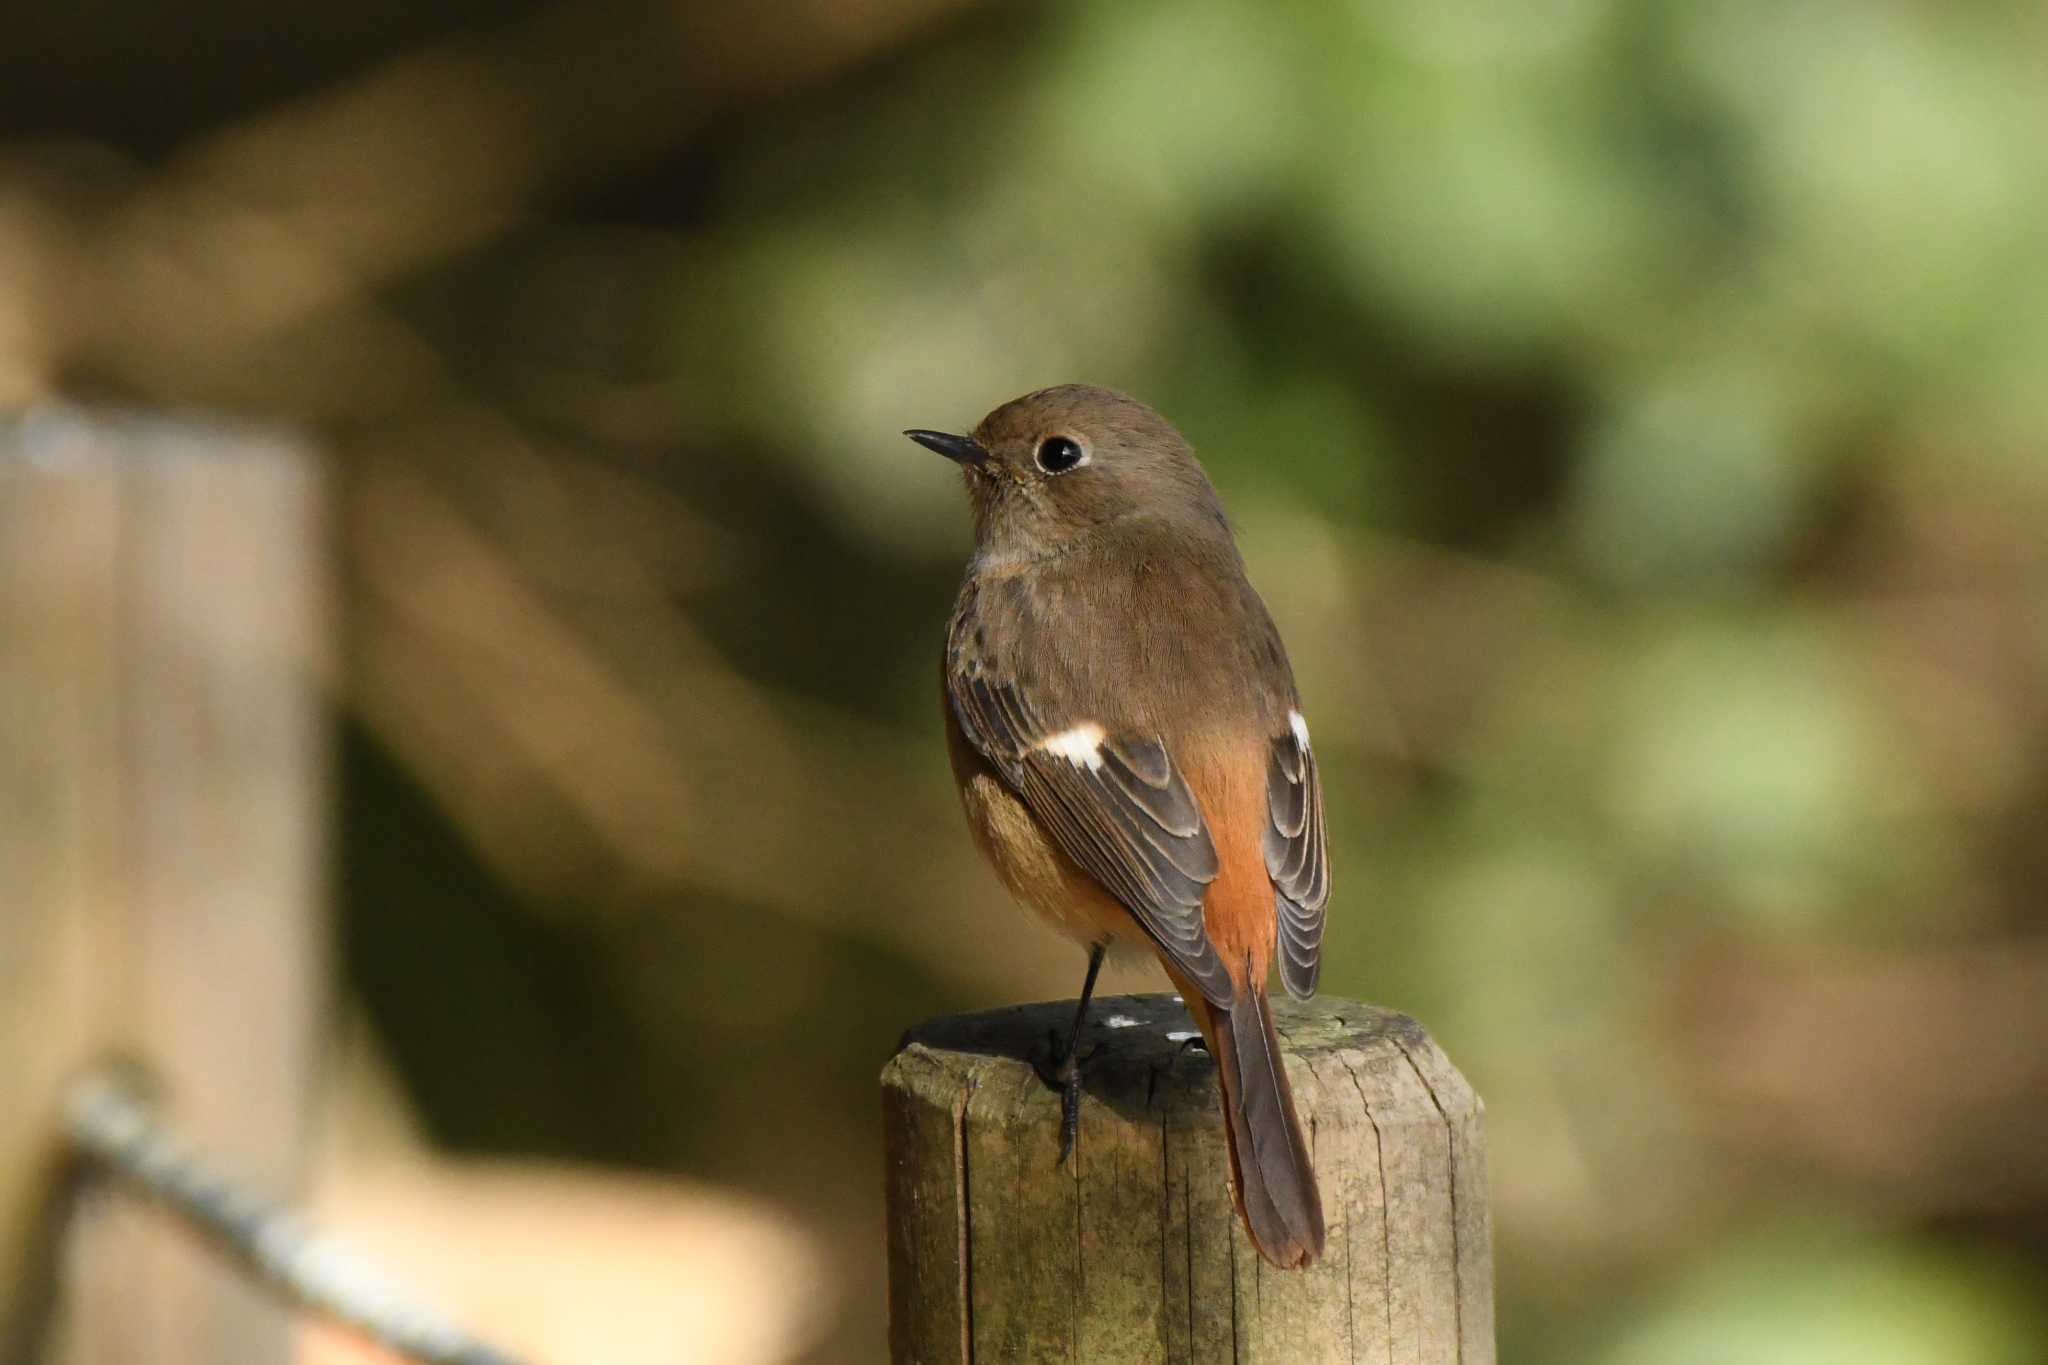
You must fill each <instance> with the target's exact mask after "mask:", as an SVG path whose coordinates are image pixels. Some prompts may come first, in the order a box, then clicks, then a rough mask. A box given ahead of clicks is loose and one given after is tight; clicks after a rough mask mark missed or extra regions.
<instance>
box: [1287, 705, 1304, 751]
mask: <svg viewBox="0 0 2048 1365" xmlns="http://www.w3.org/2000/svg"><path fill="white" fill-rule="evenodd" d="M1287 727H1288V728H1289V729H1290V730H1292V731H1294V740H1295V743H1297V744H1299V745H1301V747H1302V748H1304V749H1306V748H1307V747H1308V720H1307V718H1306V717H1304V716H1303V715H1302V714H1301V712H1299V711H1289V712H1288V713H1287Z"/></svg>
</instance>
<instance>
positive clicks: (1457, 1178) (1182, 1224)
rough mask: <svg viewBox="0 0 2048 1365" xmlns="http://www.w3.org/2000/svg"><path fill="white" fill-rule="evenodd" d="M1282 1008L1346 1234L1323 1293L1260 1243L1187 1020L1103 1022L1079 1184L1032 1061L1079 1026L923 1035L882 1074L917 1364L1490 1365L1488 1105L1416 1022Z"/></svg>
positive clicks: (1096, 1022)
mask: <svg viewBox="0 0 2048 1365" xmlns="http://www.w3.org/2000/svg"><path fill="white" fill-rule="evenodd" d="M1274 1007H1275V1011H1276V1016H1277V1022H1278V1025H1279V1029H1280V1033H1281V1037H1282V1040H1283V1043H1284V1045H1285V1047H1286V1052H1287V1066H1288V1075H1289V1079H1290V1080H1291V1081H1292V1082H1293V1085H1294V1090H1295V1099H1296V1102H1297V1104H1298V1105H1299V1106H1300V1111H1301V1118H1302V1122H1303V1124H1304V1126H1305V1127H1306V1128H1307V1129H1308V1130H1309V1132H1310V1145H1311V1149H1312V1153H1313V1157H1314V1161H1315V1166H1316V1176H1317V1179H1318V1181H1319V1182H1320V1183H1321V1186H1322V1191H1323V1200H1324V1211H1325V1215H1326V1218H1327V1220H1328V1223H1329V1233H1330V1235H1329V1246H1328V1250H1327V1252H1326V1254H1325V1255H1324V1257H1323V1259H1322V1260H1321V1261H1320V1262H1319V1263H1317V1264H1316V1265H1314V1266H1311V1267H1309V1268H1307V1269H1305V1270H1300V1271H1279V1270H1275V1269H1274V1268H1273V1267H1271V1266H1270V1265H1268V1264H1266V1263H1265V1262H1264V1261H1263V1260H1261V1259H1260V1258H1259V1256H1258V1255H1257V1253H1256V1252H1254V1251H1253V1250H1252V1247H1251V1243H1250V1241H1249V1240H1248V1239H1247V1238H1246V1236H1245V1233H1244V1229H1243V1227H1242V1226H1241V1225H1240V1224H1239V1223H1238V1221H1237V1218H1236V1215H1235V1212H1234V1211H1233V1209H1232V1206H1231V1200H1230V1189H1229V1183H1228V1182H1229V1161H1228V1157H1227V1155H1226V1153H1225V1149H1224V1141H1223V1128H1222V1116H1221V1113H1220V1111H1219V1110H1218V1108H1217V1097H1216V1080H1215V1067H1214V1064H1213V1062H1211V1060H1210V1059H1209V1057H1208V1055H1207V1054H1206V1053H1204V1052H1202V1051H1201V1050H1199V1048H1195V1047H1189V1046H1185V1040H1186V1037H1187V1035H1188V1034H1189V1033H1190V1032H1191V1031H1192V1028H1193V1025H1192V1024H1191V1023H1190V1022H1189V1020H1188V1017H1187V1014H1186V1011H1185V1010H1184V1009H1183V1007H1182V1006H1181V1005H1180V1004H1179V1003H1178V1002H1177V1001H1176V1000H1174V998H1173V997H1171V996H1163V995H1161V996H1122V997H1115V998H1110V999H1105V1000H1100V1001H1098V1002H1097V1004H1096V1007H1095V1009H1094V1012H1093V1016H1092V1018H1093V1023H1092V1025H1091V1028H1090V1031H1089V1035H1088V1039H1087V1042H1088V1043H1089V1044H1092V1045H1093V1046H1094V1048H1095V1051H1094V1053H1093V1055H1092V1056H1091V1057H1090V1059H1089V1062H1088V1070H1087V1079H1086V1089H1087V1095H1086V1098H1085V1100H1084V1102H1083V1107H1082V1114H1081V1136H1080V1140H1079V1143H1078V1144H1077V1146H1076V1148H1075V1153H1074V1157H1073V1159H1072V1160H1071V1161H1070V1162H1069V1163H1068V1164H1067V1165H1066V1166H1064V1167H1062V1166H1059V1165H1057V1164H1056V1160H1055V1159H1056V1156H1057V1153H1058V1118H1059V1102H1058V1098H1057V1096H1056V1095H1054V1094H1053V1092H1052V1091H1051V1090H1049V1089H1048V1088H1047V1087H1046V1086H1045V1085H1044V1084H1043V1083H1042V1082H1041V1081H1040V1080H1039V1078H1038V1075H1037V1072H1036V1070H1035V1069H1034V1066H1033V1062H1034V1060H1037V1059H1042V1058H1043V1055H1044V1052H1045V1048H1046V1045H1047V1042H1046V1040H1047V1037H1048V1035H1049V1033H1050V1032H1052V1031H1053V1030H1056V1029H1063V1028H1064V1027H1065V1026H1066V1023H1067V1020H1068V1018H1069V1017H1070V1016H1069V1013H1068V1012H1069V1011H1070V1010H1071V1008H1072V1007H1071V1005H1070V1004H1066V1003H1053V1004H1044V1005H1027V1006H1019V1007H1016V1008H1013V1009H1005V1010H995V1011H990V1012H988V1013H984V1014H974V1015H963V1016H957V1017H953V1018H946V1019H937V1020H933V1021H931V1022H930V1023H927V1024H924V1025H922V1026H921V1027H919V1028H917V1029H915V1030H913V1031H912V1032H911V1033H910V1034H909V1035H907V1036H906V1038H905V1039H904V1043H903V1046H902V1048H901V1050H900V1051H899V1052H898V1053H897V1055H896V1057H895V1058H894V1059H893V1060H891V1061H890V1063H889V1064H888V1066H887V1067H886V1068H885V1069H884V1071H883V1073H882V1090H883V1110H884V1126H885V1139H886V1144H887V1159H888V1172H887V1191H888V1202H889V1242H888V1246H889V1280H890V1346H891V1351H892V1358H893V1359H894V1361H895V1362H896V1365H937V1363H938V1362H944V1363H945V1365H968V1362H975V1363H976V1365H994V1363H995V1362H1005V1363H1006V1365H1007V1363H1008V1362H1032V1363H1033V1365H1036V1363H1038V1362H1061V1363H1063V1365H1065V1363H1069V1362H1084V1361H1085V1362H1090V1365H1119V1363H1120V1362H1133V1363H1134V1365H1136V1363H1140V1362H1143V1363H1147V1365H1150V1363H1152V1362H1158V1363H1160V1365H1169V1363H1170V1365H1181V1362H1189V1363H1190V1365H1196V1363H1199V1365H1211V1363H1212V1362H1214V1363H1216V1365H1222V1363H1224V1362H1228V1363H1230V1365H1252V1362H1272V1363H1274V1365H1280V1363H1283V1362H1284V1363H1285V1365H1319V1363H1320V1362H1332V1363H1334V1362H1346V1363H1347V1365H1348V1363H1349V1362H1366V1361H1370V1362H1376V1363H1377V1365H1436V1363H1438V1362H1441V1363H1444V1365H1450V1363H1452V1362H1456V1363H1457V1365H1491V1362H1492V1361H1493V1359H1494V1350H1493V1283H1492V1252H1491V1225H1490V1222H1489V1220H1488V1216H1487V1203H1486V1167H1485V1140H1484V1133H1483V1113H1482V1108H1481V1105H1480V1103H1479V1099H1478V1097H1477V1096H1476V1095H1474V1094H1473V1093H1472V1090H1471V1088H1470V1087H1469V1086H1467V1085H1466V1084H1465V1081H1464V1079H1463V1078H1462V1077H1461V1076H1459V1075H1458V1073H1457V1071H1456V1069H1455V1068H1454V1067H1452V1066H1451V1064H1450V1061H1449V1060H1448V1059H1447V1058H1446V1057H1445V1056H1444V1055H1443V1053H1442V1052H1441V1051H1440V1050H1439V1049H1438V1048H1437V1046H1436V1044H1435V1043H1434V1042H1432V1041H1431V1040H1430V1038H1429V1037H1428V1035H1427V1034H1425V1033H1424V1032H1423V1031H1422V1029H1421V1027H1420V1026H1419V1025H1417V1024H1416V1023H1415V1022H1414V1021H1413V1020H1411V1019H1408V1018H1406V1017H1405V1016H1402V1015H1398V1014H1394V1013H1391V1012H1388V1011H1386V1010H1381V1009H1377V1008H1375V1007H1373V1006H1370V1005H1362V1004H1357V1003H1355V1002H1350V1001H1344V1000H1334V999H1321V1000H1316V1001H1312V1002H1310V1003H1308V1004H1305V1005H1302V1004H1296V1003H1294V1002H1291V1001H1276V1002H1275V1006H1274Z"/></svg>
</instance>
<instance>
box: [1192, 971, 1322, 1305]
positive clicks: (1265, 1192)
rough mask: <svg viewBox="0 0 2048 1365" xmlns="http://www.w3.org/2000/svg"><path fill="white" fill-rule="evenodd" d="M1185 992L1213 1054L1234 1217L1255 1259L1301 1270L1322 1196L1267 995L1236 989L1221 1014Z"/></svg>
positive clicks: (1314, 1249)
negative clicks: (1226, 1140)
mask: <svg viewBox="0 0 2048 1365" xmlns="http://www.w3.org/2000/svg"><path fill="white" fill-rule="evenodd" d="M1185 994H1186V998H1187V1000H1188V1002H1189V1003H1190V1005H1192V1006H1193V1007H1194V1010H1195V1015H1196V1020H1197V1022H1198V1023H1200V1024H1201V1025H1202V1033H1203V1035H1204V1036H1205V1037H1206V1038H1207V1040H1208V1043H1209V1050H1210V1051H1211V1052H1212V1053H1214V1054H1215V1056H1216V1078H1217V1081H1218V1082H1219V1083H1220V1084H1221V1086H1222V1088H1223V1118H1224V1132H1225V1133H1226V1134H1227V1135H1228V1137H1229V1140H1230V1176H1231V1183H1232V1187H1233V1193H1234V1194H1235V1195H1236V1197H1237V1212H1238V1216H1240V1217H1241V1218H1243V1219H1244V1225H1245V1228H1246V1229H1247V1230H1248V1231H1249V1232H1250V1233H1251V1237H1252V1245H1253V1246H1256V1247H1257V1248H1258V1249H1259V1254H1260V1255H1261V1256H1264V1257H1265V1258H1266V1259H1267V1260H1269V1261H1271V1262H1272V1263H1273V1264H1274V1265H1276V1266H1279V1267H1280V1268H1282V1269H1283V1270H1291V1269H1293V1268H1294V1267H1296V1266H1303V1265H1307V1264H1308V1263H1309V1262H1310V1261H1313V1260H1315V1259H1316V1258H1317V1257H1319V1256H1321V1255H1322V1254H1323V1197H1322V1195H1321V1193H1320V1192H1319V1191H1318V1190H1317V1189H1316V1173H1315V1168H1314V1167H1313V1166H1312V1165H1310V1163H1309V1155H1308V1144H1307V1143H1305V1142H1304V1141H1302V1136H1301V1123H1300V1121H1299V1120H1298V1119H1296V1118H1295V1116H1294V1091H1293V1089H1292V1088H1291V1087H1290V1086H1289V1085H1288V1084H1287V1069H1286V1067H1284V1066H1283V1065H1282V1064H1281V1061H1280V1039H1279V1037H1278V1035H1276V1034H1275V1033H1274V1032H1273V1013H1272V1010H1271V1008H1270V1007H1269V1006H1268V1005H1267V1003H1266V992H1265V990H1264V988H1263V986H1262V985H1254V986H1251V987H1250V988H1249V989H1242V990H1240V991H1239V992H1238V996H1237V999H1236V1001H1235V1002H1234V1003H1233V1004H1232V1005H1231V1007H1230V1008H1229V1009H1227V1010H1226V1009H1219V1008H1218V1007H1216V1006H1215V1005H1212V1004H1210V1003H1209V1002H1208V1001H1207V1000H1204V999H1203V998H1202V997H1200V996H1199V995H1196V994H1194V993H1193V992H1186V993H1185Z"/></svg>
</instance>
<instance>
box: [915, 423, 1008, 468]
mask: <svg viewBox="0 0 2048 1365" xmlns="http://www.w3.org/2000/svg"><path fill="white" fill-rule="evenodd" d="M903 434H904V435H905V436H908V437H909V438H910V439H911V440H913V441H915V442H917V443H918V444H919V445H921V446H923V447H924V448H925V449H926V450H936V451H938V452H939V454H941V455H943V456H945V457H946V458H947V459H949V460H951V461H953V462H954V463H955V464H963V465H966V466H967V467H968V468H970V469H972V468H977V467H979V466H981V465H984V464H986V463H988V451H987V450H986V449H985V448H984V447H983V446H982V444H981V442H979V441H977V440H975V439H974V438H973V437H972V436H949V435H947V434H946V433H945V432H943V431H906V432H904V433H903Z"/></svg>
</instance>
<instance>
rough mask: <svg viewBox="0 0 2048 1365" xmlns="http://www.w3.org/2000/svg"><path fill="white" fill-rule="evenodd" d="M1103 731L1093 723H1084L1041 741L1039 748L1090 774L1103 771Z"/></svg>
mask: <svg viewBox="0 0 2048 1365" xmlns="http://www.w3.org/2000/svg"><path fill="white" fill-rule="evenodd" d="M1103 733H1104V732H1103V729H1102V727H1101V726H1100V725H1097V724H1095V723H1094V722H1093V721H1084V722H1082V723H1081V724H1079V725H1076V726H1075V727H1074V728H1073V729H1071V730H1062V731H1060V732H1059V733H1058V734H1056V735H1052V736H1050V737H1049V738H1046V739H1043V740H1040V741H1039V744H1038V747H1039V748H1040V749H1042V750H1043V751H1045V752H1046V753H1049V754H1056V755H1058V756H1059V757H1061V758H1064V759H1065V760H1067V762H1069V763H1071V764H1073V765H1074V766H1075V767H1077V768H1086V769H1087V770H1088V771H1089V772H1101V771H1102V740H1103Z"/></svg>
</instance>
